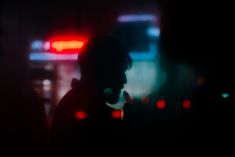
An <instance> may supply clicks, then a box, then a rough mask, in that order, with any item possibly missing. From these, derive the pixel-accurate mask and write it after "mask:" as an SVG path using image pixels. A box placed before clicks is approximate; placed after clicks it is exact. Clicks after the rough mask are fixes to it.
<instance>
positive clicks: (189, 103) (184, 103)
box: [182, 99, 192, 109]
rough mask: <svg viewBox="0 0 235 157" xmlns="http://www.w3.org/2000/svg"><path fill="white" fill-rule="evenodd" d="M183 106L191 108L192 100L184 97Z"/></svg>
mask: <svg viewBox="0 0 235 157" xmlns="http://www.w3.org/2000/svg"><path fill="white" fill-rule="evenodd" d="M182 106H183V108H184V109H190V108H191V106H192V103H191V100H190V99H184V100H183V103H182Z"/></svg>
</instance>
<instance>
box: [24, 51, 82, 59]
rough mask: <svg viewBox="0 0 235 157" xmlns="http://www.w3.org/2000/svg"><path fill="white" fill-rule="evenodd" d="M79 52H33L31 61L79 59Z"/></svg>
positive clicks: (30, 57)
mask: <svg viewBox="0 0 235 157" xmlns="http://www.w3.org/2000/svg"><path fill="white" fill-rule="evenodd" d="M77 58H78V54H77V53H72V54H55V53H49V52H31V53H30V55H29V60H30V61H52V60H69V61H73V60H77Z"/></svg>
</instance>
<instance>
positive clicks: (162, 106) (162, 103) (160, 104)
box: [156, 99, 166, 110]
mask: <svg viewBox="0 0 235 157" xmlns="http://www.w3.org/2000/svg"><path fill="white" fill-rule="evenodd" d="M156 107H157V108H158V109H160V110H163V109H165V108H166V100H164V99H159V100H158V101H157V102H156Z"/></svg>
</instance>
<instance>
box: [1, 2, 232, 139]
mask: <svg viewBox="0 0 235 157" xmlns="http://www.w3.org/2000/svg"><path fill="white" fill-rule="evenodd" d="M233 12H234V9H233V8H232V7H231V5H230V4H228V2H225V1H213V2H208V1H207V2H205V1H203V0H199V1H182V0H177V1H170V0H119V1H110V0H99V1H98V0H97V1H93V0H52V1H47V2H44V1H41V0H33V1H29V0H26V1H16V0H7V1H6V0H3V1H1V2H0V60H1V61H0V69H1V71H0V73H1V77H0V78H1V80H0V84H1V86H0V87H1V89H0V90H1V96H2V98H1V102H0V104H1V105H0V110H2V112H5V111H9V110H11V107H10V106H8V104H11V105H12V106H14V109H15V110H18V109H19V108H21V106H19V105H21V104H20V103H19V104H17V101H16V102H14V103H13V102H11V101H12V100H14V99H15V100H18V99H17V98H20V97H23V95H24V94H25V93H27V92H28V91H29V90H30V89H31V88H32V89H33V90H35V91H36V94H37V95H38V96H39V98H40V101H41V102H42V104H43V109H44V110H45V113H46V118H47V120H48V123H49V122H50V119H51V116H52V114H53V112H54V109H55V107H56V104H57V103H58V101H59V100H60V99H61V97H62V96H63V95H64V94H65V93H66V91H68V90H69V89H70V82H71V79H72V78H73V77H76V78H79V77H80V73H79V67H78V65H77V63H76V59H77V57H79V52H80V51H81V49H82V47H83V46H84V45H85V44H86V41H87V40H89V39H90V38H91V37H92V36H94V35H96V34H102V33H105V34H112V35H114V36H115V37H117V38H118V39H120V40H121V41H122V42H123V44H124V45H125V46H126V47H127V48H128V49H129V53H130V55H131V58H132V59H133V66H132V68H131V69H130V70H128V71H127V72H126V74H127V80H128V83H127V84H126V85H125V90H126V91H128V92H129V93H130V96H131V97H132V98H133V99H134V102H135V103H134V104H133V106H131V107H130V111H131V112H132V113H133V120H132V123H131V125H133V128H135V129H144V131H143V133H145V134H146V135H140V132H141V131H137V132H138V134H137V133H136V131H133V135H132V136H136V137H139V138H143V140H140V141H142V142H146V143H148V142H149V141H151V142H152V141H154V142H156V143H160V144H161V143H164V144H165V143H166V144H168V143H169V144H172V143H173V144H175V143H179V142H182V141H184V142H185V143H186V144H187V142H192V141H195V140H196V139H197V138H195V137H197V135H198V134H197V133H198V132H200V133H202V134H203V135H206V136H205V137H207V138H206V139H205V138H202V139H204V140H205V141H206V142H212V141H216V142H218V141H219V140H222V141H223V142H225V141H227V140H228V141H232V139H234V136H233V133H232V131H231V129H232V125H234V121H233V120H232V119H233V118H234V112H235V104H234V97H235V96H234V94H235V91H234V89H235V88H234V87H235V79H234V75H233V73H234V70H233V68H234V58H233V53H234V44H233V38H234V24H233V19H234V18H233V15H234V14H233ZM7 102H11V103H7ZM123 102H124V98H123V97H121V98H120V102H119V104H117V105H116V106H117V107H121V106H122V104H123ZM9 108H10V109H9ZM32 110H34V107H32ZM35 110H36V107H35ZM19 111H21V110H19ZM3 123H9V121H6V120H5V119H4V118H3ZM221 129H222V130H223V131H222V133H221V134H218V132H219V131H218V130H221ZM133 130H134V129H133ZM214 134H215V135H214ZM200 135H201V134H200Z"/></svg>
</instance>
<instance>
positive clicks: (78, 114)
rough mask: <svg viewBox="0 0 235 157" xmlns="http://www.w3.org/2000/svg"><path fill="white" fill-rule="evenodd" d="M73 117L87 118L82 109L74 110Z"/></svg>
mask: <svg viewBox="0 0 235 157" xmlns="http://www.w3.org/2000/svg"><path fill="white" fill-rule="evenodd" d="M75 117H76V118H77V119H79V120H84V119H86V118H87V113H86V112H84V111H77V112H75Z"/></svg>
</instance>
